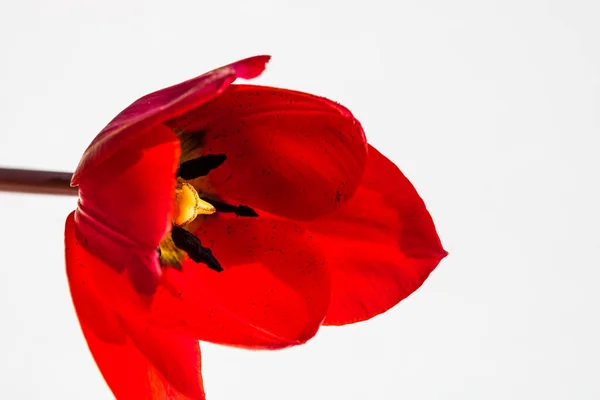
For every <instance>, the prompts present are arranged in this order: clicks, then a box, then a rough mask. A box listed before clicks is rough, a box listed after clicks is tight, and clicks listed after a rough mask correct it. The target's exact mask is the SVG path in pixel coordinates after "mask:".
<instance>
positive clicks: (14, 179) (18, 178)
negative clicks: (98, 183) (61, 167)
mask: <svg viewBox="0 0 600 400" xmlns="http://www.w3.org/2000/svg"><path fill="white" fill-rule="evenodd" d="M71 176H73V174H72V173H70V172H57V171H37V170H28V169H14V168H0V192H16V193H33V194H54V195H60V196H77V195H78V190H77V188H76V187H71V186H70V182H71Z"/></svg>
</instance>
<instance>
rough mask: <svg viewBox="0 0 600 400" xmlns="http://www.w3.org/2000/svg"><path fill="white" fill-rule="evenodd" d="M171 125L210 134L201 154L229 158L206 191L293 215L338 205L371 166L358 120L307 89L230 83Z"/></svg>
mask: <svg viewBox="0 0 600 400" xmlns="http://www.w3.org/2000/svg"><path fill="white" fill-rule="evenodd" d="M170 124H171V125H172V126H173V127H174V128H177V129H179V130H182V131H184V132H198V131H203V132H205V136H204V144H203V150H202V151H203V154H211V153H217V154H219V153H222V154H225V155H226V156H227V161H226V162H225V163H224V164H223V165H222V166H220V167H219V168H217V169H216V170H214V171H212V172H211V173H210V175H209V180H210V184H211V186H212V188H211V187H207V186H206V185H204V186H203V189H204V190H205V191H210V190H211V189H214V192H215V193H218V195H219V196H220V197H221V198H223V199H224V200H226V201H229V202H234V203H235V202H237V203H243V204H246V205H249V206H251V207H254V208H259V209H262V210H265V211H267V212H270V213H273V214H277V215H280V216H283V217H286V218H290V219H295V220H307V219H313V218H315V217H317V216H319V215H322V214H324V213H327V212H330V211H332V210H334V209H335V208H336V207H339V206H340V204H342V203H343V202H344V201H345V200H346V199H347V198H349V197H350V196H351V195H352V194H353V193H354V191H355V190H356V188H357V187H358V184H359V183H360V180H361V178H362V173H363V171H364V168H365V163H366V155H367V148H366V141H365V137H364V132H363V130H362V127H361V126H360V123H359V122H358V121H357V120H356V119H355V118H354V117H353V116H352V114H351V113H350V111H348V110H347V109H345V108H344V107H342V106H340V105H338V104H336V103H334V102H332V101H329V100H327V99H324V98H321V97H316V96H313V95H309V94H305V93H300V92H294V91H290V90H283V89H276V88H270V87H261V86H249V85H232V86H230V87H229V88H228V89H227V90H226V91H225V92H224V93H223V94H222V95H221V96H219V97H218V98H216V99H214V100H213V101H211V102H210V103H207V104H205V105H203V106H202V107H199V108H198V109H196V110H194V111H192V112H191V113H188V114H186V115H184V116H182V117H180V118H178V119H176V120H175V121H171V122H170Z"/></svg>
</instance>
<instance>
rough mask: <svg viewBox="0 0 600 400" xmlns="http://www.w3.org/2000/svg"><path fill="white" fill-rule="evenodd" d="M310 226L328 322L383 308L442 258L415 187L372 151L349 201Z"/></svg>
mask: <svg viewBox="0 0 600 400" xmlns="http://www.w3.org/2000/svg"><path fill="white" fill-rule="evenodd" d="M308 228H309V230H310V231H311V232H313V234H314V237H315V239H317V240H318V241H319V243H320V245H321V246H322V248H323V249H324V251H325V254H326V258H327V263H328V266H329V269H330V272H331V281H332V298H331V305H330V307H329V311H328V313H327V318H326V320H325V324H327V325H343V324H348V323H353V322H358V321H362V320H366V319H369V318H371V317H373V316H375V315H377V314H380V313H382V312H384V311H386V310H388V309H389V308H391V307H393V306H394V305H396V304H397V303H398V302H399V301H400V300H402V299H404V298H405V297H407V296H408V295H410V294H411V293H412V292H414V291H415V290H416V289H417V288H419V286H421V284H422V283H423V282H424V281H425V279H426V278H427V277H428V276H429V274H430V273H431V271H433V269H434V268H435V267H436V266H437V265H438V263H439V262H440V260H441V259H442V258H444V257H445V256H446V255H447V253H446V251H445V250H444V249H443V248H442V245H441V243H440V240H439V237H438V235H437V233H436V231H435V226H434V224H433V221H432V219H431V216H430V215H429V212H428V211H427V209H426V208H425V204H424V203H423V201H422V200H421V198H420V197H419V195H418V194H417V191H416V190H415V188H414V187H413V186H412V184H411V183H410V182H409V181H408V179H406V177H405V176H404V175H403V174H402V172H400V170H399V169H398V167H396V166H395V165H394V164H393V163H392V162H391V161H389V160H388V159H387V158H385V157H384V156H383V155H381V153H379V152H378V151H377V150H376V149H375V148H373V147H371V146H370V147H369V159H368V163H367V170H366V171H365V176H364V180H363V182H362V183H361V186H360V188H359V189H358V191H357V192H356V194H355V196H354V197H353V198H352V199H351V200H350V201H349V202H348V203H347V204H346V205H344V207H342V208H340V209H338V210H337V211H336V212H334V213H332V214H329V215H327V216H325V217H323V218H321V219H318V220H316V221H314V222H313V223H311V224H310V225H309V226H308Z"/></svg>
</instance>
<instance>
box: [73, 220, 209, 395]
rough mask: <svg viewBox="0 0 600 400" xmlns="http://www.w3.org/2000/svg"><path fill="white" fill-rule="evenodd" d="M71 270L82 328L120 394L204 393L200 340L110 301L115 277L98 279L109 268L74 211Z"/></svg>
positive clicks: (103, 370) (111, 385) (109, 379)
mask: <svg viewBox="0 0 600 400" xmlns="http://www.w3.org/2000/svg"><path fill="white" fill-rule="evenodd" d="M65 246H66V261H67V276H68V278H69V286H70V288H71V295H72V297H73V304H74V306H75V310H76V312H77V316H78V318H79V321H80V324H81V327H82V330H83V333H84V335H85V338H86V340H87V342H88V346H89V348H90V351H91V352H92V355H93V356H94V360H95V361H96V364H97V365H98V367H99V368H100V371H101V372H102V375H103V376H104V379H105V380H106V382H107V383H108V385H109V387H110V388H111V390H112V391H113V393H114V395H115V397H116V398H118V399H119V400H137V399H139V400H148V399H150V400H159V399H160V400H162V399H172V400H192V399H204V390H203V387H202V376H201V374H200V348H199V346H198V342H197V341H195V340H193V339H190V338H187V337H183V336H180V335H176V334H173V333H170V332H167V331H165V330H163V329H161V328H157V327H155V326H151V325H149V324H148V323H147V321H146V320H145V318H144V314H141V313H140V314H138V315H135V314H132V313H130V312H128V313H127V317H124V316H123V315H122V314H121V313H120V312H119V311H120V310H119V309H116V308H114V307H115V306H116V305H119V304H120V303H118V302H116V301H113V302H106V301H105V300H106V299H107V298H110V296H108V295H107V294H108V293H112V292H113V291H114V287H113V285H114V284H115V283H116V284H117V285H118V284H119V282H118V280H117V282H110V281H108V280H95V279H94V278H95V270H96V269H105V270H107V271H109V272H110V273H112V274H114V275H116V274H115V272H114V271H112V270H111V269H110V268H109V267H107V266H106V265H104V264H103V263H102V262H101V261H99V260H97V259H95V258H94V257H93V256H92V255H90V254H89V253H87V252H86V250H85V249H84V247H82V246H80V245H79V243H78V242H77V240H76V239H75V234H74V221H73V214H71V215H69V217H68V218H67V224H66V232H65Z"/></svg>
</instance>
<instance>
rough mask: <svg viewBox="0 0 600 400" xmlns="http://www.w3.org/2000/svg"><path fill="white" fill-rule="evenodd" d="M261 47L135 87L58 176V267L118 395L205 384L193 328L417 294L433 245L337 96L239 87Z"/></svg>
mask: <svg viewBox="0 0 600 400" xmlns="http://www.w3.org/2000/svg"><path fill="white" fill-rule="evenodd" d="M268 60H269V57H267V56H258V57H253V58H248V59H245V60H241V61H238V62H236V63H233V64H230V65H228V66H225V67H222V68H219V69H216V70H214V71H211V72H208V73H206V74H204V75H202V76H200V77H197V78H194V79H192V80H189V81H186V82H183V83H181V84H179V85H175V86H172V87H170V88H167V89H163V90H160V91H158V92H155V93H152V94H149V95H147V96H145V97H143V98H141V99H139V100H137V101H136V102H135V103H133V104H132V105H131V106H129V107H128V108H126V109H125V110H124V111H123V112H121V113H120V114H119V115H118V116H117V117H116V118H115V119H114V120H113V121H111V122H110V123H109V124H108V125H107V126H106V128H104V130H102V132H100V134H99V135H98V136H97V137H96V138H95V139H94V141H93V142H92V143H91V145H90V146H89V147H88V149H87V150H86V151H85V153H84V155H83V157H82V159H81V162H80V164H79V166H78V168H77V170H76V172H75V174H74V176H73V180H72V185H77V186H79V196H80V198H79V203H78V207H77V210H75V211H74V212H73V213H72V214H71V215H69V217H68V218H67V223H66V239H65V242H66V260H67V274H68V277H69V284H70V287H71V293H72V296H73V302H74V304H75V309H76V311H77V315H78V317H79V320H80V323H81V326H82V329H83V333H84V334H85V337H86V339H87V342H88V344H89V347H90V350H91V352H92V354H93V356H94V358H95V360H96V363H97V364H98V366H99V368H100V370H101V372H102V374H103V376H104V378H105V379H106V381H107V383H108V385H109V386H110V388H111V390H112V391H113V393H114V394H115V396H116V397H117V398H118V399H149V398H150V399H165V398H167V399H203V398H204V392H203V387H202V378H201V374H200V349H199V347H198V342H197V340H198V339H200V340H206V341H211V342H214V343H220V344H226V345H232V346H240V347H246V348H267V349H273V348H282V347H287V346H293V345H297V344H301V343H304V342H305V341H307V340H308V339H310V338H311V337H312V336H314V335H315V333H316V332H317V330H318V328H319V326H320V325H322V324H325V325H342V324H348V323H353V322H357V321H362V320H366V319H368V318H371V317H373V316H375V315H377V314H380V313H382V312H384V311H386V310H388V309H389V308H390V307H392V306H394V305H395V304H397V303H398V302H399V301H400V300H402V299H403V298H405V297H406V296H408V295H409V294H411V293H412V292H413V291H415V290H416V289H417V288H418V287H419V286H420V285H421V284H422V283H423V281H424V280H425V279H426V278H427V276H428V275H429V274H430V273H431V271H432V270H433V269H434V268H435V267H436V266H437V264H438V263H439V261H440V260H441V259H442V258H443V257H444V256H445V255H446V252H445V251H444V250H443V248H442V246H441V244H440V241H439V238H438V236H437V234H436V231H435V227H434V225H433V222H432V220H431V217H430V215H429V213H428V212H427V210H426V208H425V205H424V204H423V201H422V200H421V198H420V197H419V195H418V194H417V192H416V191H415V189H414V188H413V186H412V185H411V184H410V182H409V181H408V180H407V179H406V178H405V177H404V175H403V174H402V173H401V172H400V170H399V169H398V168H397V167H396V166H395V165H394V164H393V163H392V162H390V161H389V160H388V159H387V158H385V157H384V156H383V155H382V154H381V153H379V152H378V151H377V150H375V149H374V148H373V147H372V146H370V145H368V144H367V142H366V139H365V136H364V133H363V130H362V128H361V125H360V123H359V122H358V121H357V120H356V119H355V118H354V117H353V116H352V114H351V113H350V111H348V110H347V109H345V108H344V107H342V106H340V105H338V104H336V103H334V102H331V101H329V100H327V99H324V98H320V97H316V96H312V95H309V94H305V93H300V92H295V91H289V90H283V89H277V88H271V87H263V86H249V85H232V83H233V81H234V80H235V79H236V78H244V79H251V78H254V77H256V76H258V75H259V74H260V73H261V72H262V71H263V69H264V67H265V64H266V62H267V61H268Z"/></svg>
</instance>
